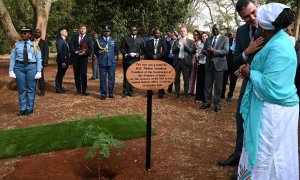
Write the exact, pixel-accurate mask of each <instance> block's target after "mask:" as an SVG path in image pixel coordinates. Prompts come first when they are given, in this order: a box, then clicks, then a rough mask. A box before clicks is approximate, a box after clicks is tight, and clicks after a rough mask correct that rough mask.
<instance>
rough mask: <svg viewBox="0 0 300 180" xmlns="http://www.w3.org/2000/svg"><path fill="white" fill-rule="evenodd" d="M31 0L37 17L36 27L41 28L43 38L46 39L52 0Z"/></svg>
mask: <svg viewBox="0 0 300 180" xmlns="http://www.w3.org/2000/svg"><path fill="white" fill-rule="evenodd" d="M30 2H31V5H32V7H33V9H34V12H35V17H36V26H35V28H36V29H40V30H41V32H42V36H41V39H45V38H46V31H47V24H48V17H49V12H50V8H51V2H52V0H30Z"/></svg>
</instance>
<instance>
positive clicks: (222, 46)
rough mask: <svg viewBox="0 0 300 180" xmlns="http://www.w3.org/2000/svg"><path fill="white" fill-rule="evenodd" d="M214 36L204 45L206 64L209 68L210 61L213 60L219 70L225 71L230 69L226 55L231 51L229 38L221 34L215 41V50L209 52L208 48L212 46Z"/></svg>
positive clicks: (203, 51) (203, 52)
mask: <svg viewBox="0 0 300 180" xmlns="http://www.w3.org/2000/svg"><path fill="white" fill-rule="evenodd" d="M213 38H214V36H210V37H209V38H208V39H207V40H206V42H205V44H204V47H203V50H202V54H204V55H205V56H206V65H205V67H206V68H208V65H209V61H213V62H214V65H215V68H216V70H217V71H225V70H227V69H228V66H227V60H226V55H227V54H228V52H229V39H228V37H226V36H223V35H219V38H218V39H217V42H216V43H215V47H214V49H215V50H214V52H213V53H209V52H208V51H207V48H208V47H209V46H212V43H213Z"/></svg>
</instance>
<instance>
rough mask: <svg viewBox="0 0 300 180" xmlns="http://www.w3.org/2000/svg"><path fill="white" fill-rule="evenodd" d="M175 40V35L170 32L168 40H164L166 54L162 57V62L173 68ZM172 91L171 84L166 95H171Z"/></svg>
mask: <svg viewBox="0 0 300 180" xmlns="http://www.w3.org/2000/svg"><path fill="white" fill-rule="evenodd" d="M176 40H177V37H176V35H175V32H174V31H171V34H170V38H168V39H166V44H167V53H166V55H165V57H164V60H165V61H166V62H167V63H168V64H170V65H171V66H172V67H173V68H174V54H173V51H172V49H173V46H174V44H175V42H176ZM172 89H173V83H171V84H170V85H169V87H168V93H172Z"/></svg>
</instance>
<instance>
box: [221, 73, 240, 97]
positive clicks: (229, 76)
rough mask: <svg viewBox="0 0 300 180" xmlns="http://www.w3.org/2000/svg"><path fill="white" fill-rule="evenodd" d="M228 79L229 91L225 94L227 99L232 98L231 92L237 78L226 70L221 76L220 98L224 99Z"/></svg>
mask: <svg viewBox="0 0 300 180" xmlns="http://www.w3.org/2000/svg"><path fill="white" fill-rule="evenodd" d="M228 78H229V82H230V85H229V91H228V93H227V97H232V96H233V92H234V89H235V86H236V80H237V76H236V75H234V71H232V70H226V71H224V76H223V88H222V95H221V97H225V91H226V85H227V81H228Z"/></svg>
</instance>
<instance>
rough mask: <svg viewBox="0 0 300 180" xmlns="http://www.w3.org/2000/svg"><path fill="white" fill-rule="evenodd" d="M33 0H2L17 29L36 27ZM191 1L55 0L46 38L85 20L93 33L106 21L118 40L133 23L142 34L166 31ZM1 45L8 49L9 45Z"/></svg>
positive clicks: (183, 14) (72, 29)
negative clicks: (153, 29) (151, 31)
mask: <svg viewBox="0 0 300 180" xmlns="http://www.w3.org/2000/svg"><path fill="white" fill-rule="evenodd" d="M1 1H2V0H1ZM30 1H33V0H18V1H11V0H3V2H4V5H5V7H6V8H7V11H8V12H9V14H10V16H11V18H12V23H13V25H14V27H15V29H17V28H18V27H19V26H20V25H22V24H26V25H30V26H32V27H33V28H35V27H36V23H37V21H36V17H35V16H34V11H35V10H36V9H35V8H34V6H33V5H32V3H30ZM39 1H41V2H42V1H46V0H39ZM34 2H37V1H34ZM190 3H191V0H154V1H148V0H135V1H132V0H101V1H99V0H53V1H52V3H51V9H50V13H49V19H48V25H47V31H46V32H47V33H46V39H47V41H50V42H51V41H54V40H55V39H56V37H57V36H58V29H59V28H61V27H66V28H67V29H68V31H69V34H70V35H72V34H73V33H74V32H76V30H77V29H78V26H79V24H82V23H83V24H85V25H86V26H87V28H88V33H90V34H91V33H93V32H96V33H101V30H102V26H103V25H110V26H111V27H112V32H113V35H114V36H115V37H116V38H117V39H119V40H121V38H123V37H124V36H125V35H127V34H128V33H129V28H130V27H131V26H133V25H134V26H137V28H138V30H139V33H140V34H141V35H142V36H144V35H145V34H147V32H148V30H149V28H153V27H158V28H160V29H161V31H165V30H168V29H173V28H177V27H178V26H179V25H180V24H182V23H183V22H184V21H185V19H186V17H187V14H188V7H189V4H190ZM5 33H6V32H4V31H3V30H0V34H1V35H3V36H1V37H5V36H4V35H5ZM0 42H4V43H5V42H6V43H5V44H8V42H9V41H8V40H7V38H0ZM1 44H3V43H1ZM0 46H1V45H0ZM0 49H2V51H6V52H7V50H9V49H10V48H4V49H3V48H2V47H0ZM0 53H3V52H0Z"/></svg>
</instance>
